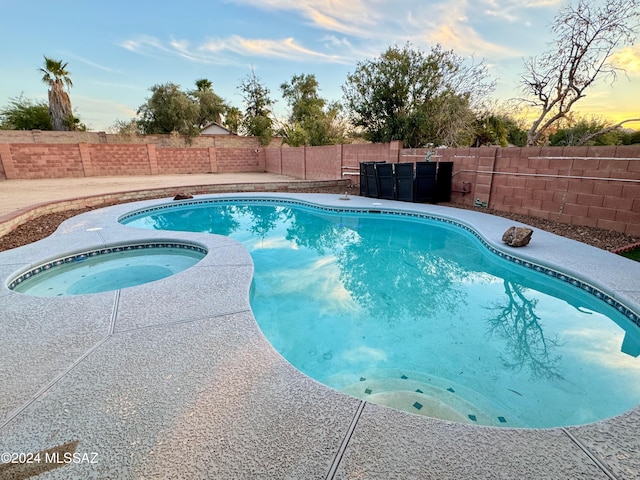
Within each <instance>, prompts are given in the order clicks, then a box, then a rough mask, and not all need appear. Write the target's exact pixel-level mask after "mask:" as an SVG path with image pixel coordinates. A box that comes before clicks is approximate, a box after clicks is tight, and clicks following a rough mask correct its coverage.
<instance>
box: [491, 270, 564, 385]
mask: <svg viewBox="0 0 640 480" xmlns="http://www.w3.org/2000/svg"><path fill="white" fill-rule="evenodd" d="M504 291H505V294H506V303H501V302H500V301H496V302H495V303H494V304H493V305H492V306H490V307H488V308H489V309H490V310H492V311H493V312H494V313H495V316H492V317H490V318H489V319H488V323H489V327H490V330H489V335H497V336H500V337H501V338H503V339H504V340H505V347H506V351H507V352H508V354H509V356H510V358H509V359H507V358H504V357H502V361H503V362H504V366H505V367H507V368H511V369H514V370H518V371H521V370H523V369H525V368H526V369H528V370H529V371H530V372H531V377H532V378H535V379H537V378H547V379H551V378H563V376H562V375H561V373H560V372H559V371H558V368H557V364H558V362H559V361H560V359H561V358H562V357H561V356H560V355H555V354H554V353H553V350H554V347H557V346H559V342H558V339H557V338H551V339H549V338H546V337H545V335H544V330H543V328H542V325H541V324H540V317H539V316H538V315H536V313H535V308H536V305H537V304H538V300H536V299H528V298H527V297H526V296H525V292H526V288H523V287H522V286H520V285H518V284H516V283H514V282H511V281H509V280H504Z"/></svg>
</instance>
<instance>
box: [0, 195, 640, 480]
mask: <svg viewBox="0 0 640 480" xmlns="http://www.w3.org/2000/svg"><path fill="white" fill-rule="evenodd" d="M229 196H232V197H240V198H247V197H251V196H256V195H255V194H254V195H252V194H245V193H243V194H236V195H229ZM257 196H260V197H275V198H291V199H296V198H299V199H302V198H304V199H306V200H308V201H310V202H312V203H318V204H322V205H328V206H333V207H336V208H345V207H353V208H356V207H362V208H372V205H373V204H374V203H375V204H376V205H375V207H374V208H376V209H395V210H416V211H419V212H426V213H430V214H433V215H438V216H442V217H445V218H455V219H457V221H459V222H461V223H464V224H468V225H472V226H473V227H474V228H475V229H476V230H477V231H478V233H479V234H480V235H481V236H482V237H483V238H484V239H485V240H486V241H487V243H489V244H490V245H493V246H495V248H497V249H500V250H504V251H511V252H513V250H508V247H505V246H504V245H503V244H502V243H501V242H500V238H501V236H502V233H503V232H504V231H505V230H506V229H507V228H508V227H509V226H511V225H513V222H512V221H510V220H506V219H504V218H500V217H492V216H488V215H485V214H482V213H478V212H473V211H467V210H457V209H451V208H447V207H439V206H436V205H421V204H406V203H401V202H391V201H384V200H372V199H369V198H361V197H355V196H353V197H351V200H349V201H348V202H345V201H342V200H340V199H339V198H338V197H337V196H336V195H320V194H313V195H299V194H263V193H261V194H257ZM205 198H206V197H205ZM165 201H170V199H165ZM157 203H158V201H157V200H154V201H143V202H136V203H135V204H124V205H116V206H114V207H109V208H106V209H100V210H95V211H92V212H88V213H85V214H83V215H79V216H77V217H74V218H71V219H69V220H67V221H66V222H64V223H63V224H62V225H61V227H60V228H59V229H58V231H57V232H56V233H55V234H54V235H52V236H51V237H49V238H46V239H43V240H41V241H39V242H35V243H33V244H30V245H26V246H24V247H20V248H18V249H14V250H10V251H7V252H2V253H0V277H1V278H2V286H1V289H0V312H2V314H1V315H0V323H1V324H2V332H3V335H1V336H0V365H1V368H0V372H1V373H0V375H1V380H0V384H1V385H2V389H0V452H9V453H11V452H15V453H17V454H20V453H23V454H33V455H35V454H37V453H38V452H39V453H40V457H39V458H40V460H39V461H38V462H35V461H34V462H33V463H31V464H26V465H12V464H8V465H7V464H4V465H0V478H28V474H32V475H35V474H38V473H41V476H40V477H38V478H222V479H227V478H229V479H236V478H247V479H249V478H251V479H253V478H265V479H267V478H268V479H271V478H278V479H280V478H289V479H311V478H326V479H333V478H335V479H349V478H367V479H371V478H373V479H388V478H401V479H406V478H437V479H460V478H528V479H531V478H536V479H538V478H539V479H548V478H559V479H563V478H581V479H585V478H587V479H606V478H618V479H623V478H624V479H627V478H628V479H632V478H638V477H639V476H640V434H638V432H639V431H640V430H639V427H640V408H639V407H636V408H634V409H632V410H630V411H628V412H626V413H624V414H622V415H620V416H618V417H615V418H612V419H609V420H606V421H603V422H598V423H594V424H590V425H584V426H578V427H566V428H555V429H530V430H527V429H509V428H493V427H478V426H473V425H465V424H459V423H451V422H446V421H443V420H437V419H432V418H428V417H424V416H418V415H414V414H410V413H405V412H401V411H398V410H393V409H390V408H387V407H383V406H379V405H375V404H372V403H369V402H367V401H363V400H360V399H357V398H354V397H350V396H347V395H345V394H342V393H340V392H337V391H335V390H332V389H330V388H328V387H325V386H323V385H321V384H319V383H317V382H316V381H314V380H312V379H310V378H308V377H306V376H305V375H303V374H302V373H300V372H298V371H297V370H296V369H295V368H293V367H292V366H291V365H290V364H289V363H287V362H286V360H284V359H283V358H282V357H281V356H280V355H279V354H278V353H277V352H276V351H275V350H274V349H273V347H272V346H271V345H270V344H269V342H268V341H267V340H266V339H265V337H264V336H263V335H262V333H261V332H260V330H259V328H258V326H257V324H256V322H255V320H254V318H253V315H252V313H251V309H250V305H249V289H250V284H251V278H252V274H253V263H252V261H251V257H250V256H249V254H248V252H247V251H246V250H245V249H244V247H243V246H242V245H240V244H239V243H237V242H235V241H234V240H232V239H229V238H227V237H220V236H216V235H207V234H186V233H180V232H162V231H147V230H144V231H143V230H138V229H133V228H129V227H126V226H123V225H120V224H118V223H117V222H116V219H117V218H118V217H120V216H121V215H123V214H126V213H128V212H130V211H131V210H133V209H135V208H141V207H144V206H151V205H155V204H157ZM156 240H163V241H178V240H180V241H190V242H196V243H198V244H201V245H203V246H205V247H206V248H207V249H208V251H209V254H208V255H207V256H206V257H205V259H204V260H203V261H202V262H200V263H199V264H197V265H196V266H194V267H192V268H190V269H188V270H186V271H184V272H181V273H179V274H177V275H174V276H172V277H168V278H166V279H163V280H159V281H157V282H153V283H149V284H145V285H140V286H137V287H133V288H128V289H122V290H118V291H115V292H113V291H112V292H104V293H98V294H92V295H84V296H76V297H56V298H38V297H29V296H26V295H22V294H18V293H15V292H13V291H11V290H9V289H8V288H7V286H6V284H7V282H8V280H9V279H10V278H12V277H13V276H15V274H16V273H18V272H21V271H23V270H25V269H27V268H28V267H29V266H30V265H32V262H37V263H39V262H41V261H44V260H47V259H49V258H53V257H59V256H62V255H64V254H65V253H74V252H78V251H82V250H83V249H89V248H95V247H102V246H106V245H112V244H116V243H124V242H135V243H144V242H145V241H156ZM517 253H518V254H519V255H522V256H524V257H526V258H527V259H528V260H530V261H534V262H537V263H538V264H542V265H545V266H548V267H550V268H557V269H560V270H562V271H564V272H566V273H568V274H570V275H573V276H575V277H577V278H579V279H581V280H582V281H585V282H589V283H590V284H592V285H594V286H597V287H601V288H606V291H607V293H609V294H610V295H611V296H612V297H613V298H615V299H617V300H619V301H620V302H622V303H624V304H626V305H627V306H629V307H631V308H633V309H634V310H635V311H636V312H638V311H639V310H640V263H637V262H631V261H629V260H627V259H624V258H622V257H619V256H616V255H613V254H611V253H608V252H604V251H602V250H598V249H596V248H593V247H590V246H587V245H584V244H579V243H577V242H573V241H571V240H567V239H564V238H561V237H557V236H555V235H552V234H549V233H547V232H543V231H539V230H536V231H535V232H534V236H533V240H532V242H531V244H530V245H529V246H527V247H526V248H524V249H519V250H518V252H517ZM65 452H67V453H69V452H75V454H76V456H69V457H64V453H65ZM56 453H57V454H58V455H57V456H56ZM45 457H48V459H49V460H53V459H56V458H59V462H57V463H56V462H51V461H50V462H48V463H45V462H44V459H45ZM31 458H32V459H33V458H34V457H31ZM65 458H69V459H70V460H71V461H70V462H65V460H64V459H65ZM2 461H4V462H6V459H5V458H3V459H2ZM45 470H48V471H47V472H45ZM25 472H26V473H25ZM11 475H14V476H13V477H12V476H11Z"/></svg>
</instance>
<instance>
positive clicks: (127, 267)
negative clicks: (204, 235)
mask: <svg viewBox="0 0 640 480" xmlns="http://www.w3.org/2000/svg"><path fill="white" fill-rule="evenodd" d="M206 253H207V252H206V250H205V249H204V248H202V247H199V246H197V245H192V244H185V243H176V242H173V243H172V242H160V243H159V242H146V243H136V244H130V245H111V246H105V247H101V248H97V249H92V250H86V251H82V252H76V253H73V254H70V255H66V256H64V257H61V258H56V259H54V260H50V261H48V262H44V263H41V264H39V265H37V266H36V267H33V268H30V269H28V270H27V271H26V272H23V273H20V274H19V275H18V276H16V277H15V278H14V279H13V280H12V281H10V282H9V285H8V287H9V289H11V290H14V291H16V292H19V293H24V294H27V295H33V296H36V297H61V296H67V295H85V294H89V293H99V292H107V291H110V290H119V289H122V288H127V287H133V286H137V285H142V284H145V283H149V282H153V281H156V280H161V279H163V278H166V277H168V276H171V275H175V274H176V273H179V272H181V271H183V270H185V269H187V268H189V267H192V266H193V265H195V264H196V263H197V262H198V261H200V260H202V258H203V257H204V256H205V255H206Z"/></svg>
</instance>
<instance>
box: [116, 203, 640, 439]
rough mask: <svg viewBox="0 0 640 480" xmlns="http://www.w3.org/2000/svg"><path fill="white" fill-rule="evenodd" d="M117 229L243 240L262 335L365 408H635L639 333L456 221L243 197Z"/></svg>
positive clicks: (472, 416) (572, 412)
mask: <svg viewBox="0 0 640 480" xmlns="http://www.w3.org/2000/svg"><path fill="white" fill-rule="evenodd" d="M123 223H126V224H128V225H130V226H134V227H141V228H152V229H162V230H180V231H192V232H210V233H216V234H221V235H227V236H230V237H232V238H235V239H237V240H239V241H240V242H242V243H243V244H244V245H245V246H246V247H247V248H248V250H249V251H250V253H251V256H252V258H253V261H254V263H255V276H254V283H253V286H252V296H251V305H252V309H253V312H254V315H255V317H256V320H257V322H258V324H259V326H260V328H261V329H262V331H263V332H264V334H265V335H266V337H267V338H268V339H269V341H270V342H271V343H272V344H273V346H274V347H275V348H276V349H277V350H278V351H279V352H280V353H281V354H282V355H283V356H284V357H285V358H286V359H287V360H288V361H289V362H291V363H292V364H293V365H294V366H295V367H296V368H298V369H299V370H301V371H302V372H304V373H305V374H307V375H309V376H311V377H313V378H315V379H317V380H318V381H320V382H322V383H324V384H326V385H328V386H330V387H333V388H336V389H339V390H342V391H344V392H346V393H349V394H351V395H354V396H357V397H360V398H363V399H366V400H367V401H371V402H374V403H380V404H384V405H389V406H392V407H395V408H399V409H403V410H406V411H409V412H413V413H416V414H421V415H429V416H434V417H438V418H443V419H448V420H454V421H459V422H466V423H472V424H482V425H496V426H506V427H555V426H566V425H576V424H584V423H589V422H593V421H597V420H601V419H603V418H608V417H611V416H613V415H616V414H619V413H622V412H624V411H626V410H628V409H630V408H632V407H634V406H635V405H637V404H638V403H640V381H639V380H640V360H639V359H638V358H637V355H638V353H640V335H639V334H638V327H637V326H636V325H634V324H633V323H632V322H631V321H629V320H628V319H627V318H626V317H625V316H624V315H622V314H620V313H619V312H618V311H617V310H616V309H614V308H612V307H610V306H609V305H607V304H606V303H605V302H603V301H601V300H599V299H597V298H596V297H595V296H594V295H592V294H590V293H587V292H585V291H583V290H582V289H581V288H576V287H573V286H572V285H571V284H569V283H567V282H563V281H560V280H558V279H557V278H554V277H551V276H550V275H549V274H548V273H545V272H538V271H535V270H532V269H528V268H523V267H521V266H519V265H516V264H515V263H513V262H511V261H508V260H505V259H503V258H500V257H499V256H498V255H496V254H494V253H492V252H490V251H489V250H488V249H487V248H485V247H484V246H483V245H482V243H481V242H480V241H479V240H478V239H477V238H476V237H475V236H474V235H472V234H471V233H470V232H468V231H466V230H463V229H461V228H459V227H457V226H455V225H450V224H447V223H444V222H440V221H435V220H425V219H411V218H398V217H397V216H393V215H387V214H384V213H345V212H342V213H330V212H327V211H322V210H318V209H314V208H311V207H304V206H300V205H288V204H285V203H274V204H271V205H270V204H264V203H252V202H250V201H247V202H242V203H237V202H226V203H219V202H216V203H211V204H205V205H191V206H186V207H180V206H177V207H172V208H163V209H160V210H157V211H150V212H147V213H143V214H141V215H138V216H133V217H130V218H127V219H126V220H124V221H123Z"/></svg>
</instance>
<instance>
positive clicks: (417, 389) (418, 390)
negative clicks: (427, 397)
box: [416, 388, 424, 393]
mask: <svg viewBox="0 0 640 480" xmlns="http://www.w3.org/2000/svg"><path fill="white" fill-rule="evenodd" d="M416 392H417V393H424V392H423V391H422V390H420V389H419V388H416Z"/></svg>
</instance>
